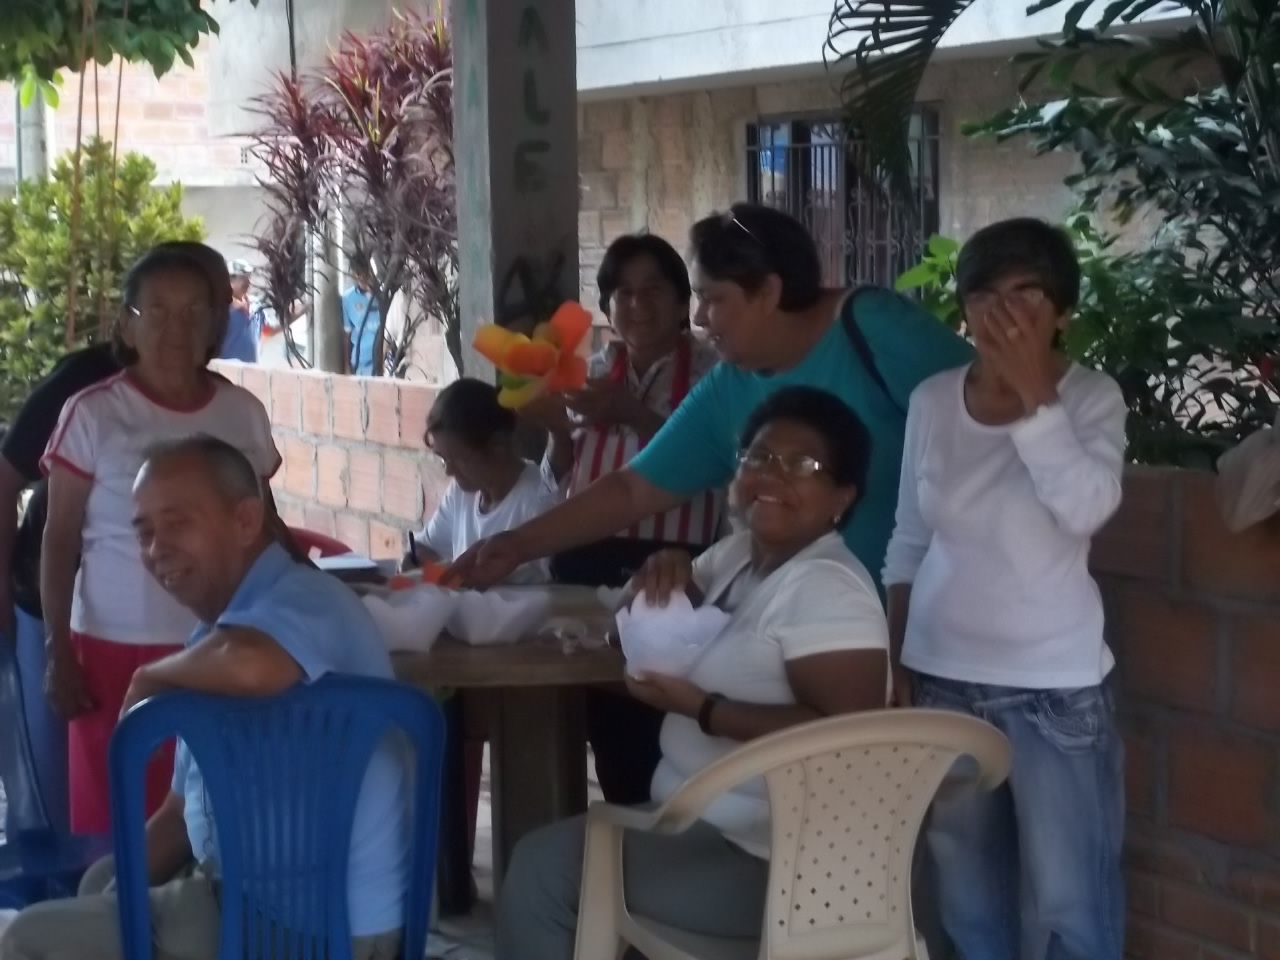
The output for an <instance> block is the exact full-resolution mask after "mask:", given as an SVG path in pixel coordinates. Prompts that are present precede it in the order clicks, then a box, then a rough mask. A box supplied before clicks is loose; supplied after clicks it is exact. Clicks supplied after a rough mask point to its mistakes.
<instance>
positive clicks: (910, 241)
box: [747, 106, 938, 286]
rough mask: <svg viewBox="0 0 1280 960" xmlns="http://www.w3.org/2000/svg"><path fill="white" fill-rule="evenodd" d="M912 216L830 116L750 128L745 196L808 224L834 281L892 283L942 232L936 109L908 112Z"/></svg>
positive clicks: (829, 280) (764, 122)
mask: <svg viewBox="0 0 1280 960" xmlns="http://www.w3.org/2000/svg"><path fill="white" fill-rule="evenodd" d="M910 138H911V158H912V198H911V203H912V204H914V206H915V211H914V216H912V215H910V212H909V211H908V209H907V207H906V206H905V205H904V203H903V201H902V200H899V199H897V198H895V197H893V196H892V194H891V193H890V192H889V191H888V190H887V189H885V185H884V184H881V183H875V182H868V181H867V180H866V179H865V178H864V177H863V176H862V175H861V173H860V171H859V165H858V163H857V160H858V151H859V150H860V149H861V143H860V141H859V140H858V139H857V138H849V137H848V136H847V135H846V133H845V128H844V125H843V124H842V123H841V122H840V121H839V120H837V119H833V118H831V117H808V118H792V119H769V120H764V119H762V120H760V121H758V122H756V123H753V124H750V125H749V126H748V127H747V195H748V198H749V199H750V200H751V201H752V202H753V203H761V204H765V205H767V206H771V207H776V208H778V209H779V210H785V211H787V213H790V214H791V215H792V216H794V217H796V218H798V219H799V220H801V221H802V222H803V223H804V224H805V226H807V227H808V228H809V232H810V233H811V234H812V235H813V238H814V240H815V241H816V242H817V244H818V253H819V256H820V257H821V258H822V269H823V278H824V280H825V281H826V282H827V283H828V284H830V285H831V286H850V285H854V284H864V283H871V284H879V285H881V286H892V285H893V281H894V280H895V279H896V278H897V277H898V275H899V274H901V273H903V272H904V271H906V270H908V269H909V268H910V267H912V266H913V265H914V264H915V263H917V262H918V261H919V259H920V256H921V254H922V253H923V251H924V246H925V244H926V243H927V242H928V240H929V237H931V236H932V235H933V234H935V233H937V231H938V115H937V112H936V111H935V110H932V109H930V108H929V107H924V106H921V107H917V108H916V109H915V110H914V111H913V112H912V116H911V128H910Z"/></svg>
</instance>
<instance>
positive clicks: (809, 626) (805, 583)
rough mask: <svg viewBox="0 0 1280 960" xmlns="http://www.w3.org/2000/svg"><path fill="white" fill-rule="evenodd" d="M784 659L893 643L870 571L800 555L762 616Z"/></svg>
mask: <svg viewBox="0 0 1280 960" xmlns="http://www.w3.org/2000/svg"><path fill="white" fill-rule="evenodd" d="M761 620H762V623H761V627H762V629H763V631H764V633H765V635H766V636H767V637H769V639H771V640H772V641H773V642H774V643H776V644H777V645H778V646H779V647H780V648H781V650H782V657H783V659H784V660H797V659H799V658H800V657H811V656H814V655H815V654H819V653H832V652H835V651H837V650H884V651H888V649H889V628H888V625H887V624H886V622H885V617H884V607H883V606H882V605H881V603H880V597H879V594H877V593H876V590H875V587H874V586H873V585H872V583H871V580H870V578H869V577H860V576H858V574H857V573H855V572H854V571H853V570H851V569H850V568H849V567H847V566H844V565H843V564H840V563H836V562H834V561H832V560H821V559H815V560H805V561H801V562H800V563H799V564H798V565H797V568H796V569H795V570H794V571H793V572H792V573H791V575H790V576H789V577H787V580H786V582H785V583H784V584H781V585H780V589H779V590H778V592H777V595H776V596H775V597H774V598H773V599H772V601H771V602H770V604H769V606H768V608H767V609H766V610H765V612H764V615H763V616H762V618H761Z"/></svg>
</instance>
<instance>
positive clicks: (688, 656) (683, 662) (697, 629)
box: [617, 593, 729, 677]
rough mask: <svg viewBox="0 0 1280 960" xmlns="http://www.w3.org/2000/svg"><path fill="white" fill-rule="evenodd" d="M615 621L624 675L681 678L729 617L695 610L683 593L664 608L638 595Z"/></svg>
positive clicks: (715, 609)
mask: <svg viewBox="0 0 1280 960" xmlns="http://www.w3.org/2000/svg"><path fill="white" fill-rule="evenodd" d="M617 622H618V639H619V640H620V641H621V643H622V654H623V656H624V657H625V658H626V661H627V672H628V673H630V674H632V675H633V676H635V675H637V674H641V673H664V674H667V675H669V676H673V677H683V676H685V674H687V673H688V672H689V670H690V669H692V667H693V664H694V662H695V661H696V660H697V659H698V655H699V654H700V653H701V652H702V650H703V648H705V647H706V645H707V644H708V643H710V642H711V641H712V640H714V639H715V638H716V637H718V636H719V635H720V632H721V631H722V630H723V629H724V626H725V624H726V623H728V622H729V614H727V613H725V612H724V611H723V610H721V609H720V608H719V607H716V606H712V605H710V604H707V605H705V606H701V607H697V608H695V607H694V606H693V603H692V602H691V601H690V600H689V597H688V595H686V594H684V593H674V594H672V595H671V597H670V598H669V599H668V601H667V605H666V606H665V607H659V606H655V605H653V604H651V603H650V602H649V599H648V597H647V596H645V595H644V594H643V593H642V594H640V596H638V597H636V598H635V600H634V601H632V603H631V606H630V607H628V608H624V609H622V610H619V611H618V615H617Z"/></svg>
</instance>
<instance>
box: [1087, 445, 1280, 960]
mask: <svg viewBox="0 0 1280 960" xmlns="http://www.w3.org/2000/svg"><path fill="white" fill-rule="evenodd" d="M1095 567H1096V569H1097V571H1098V573H1099V575H1100V580H1101V582H1102V586H1103V592H1104V596H1105V598H1106V602H1107V607H1108V622H1109V631H1110V640H1111V643H1112V646H1113V648H1114V649H1115V651H1116V656H1117V659H1118V661H1119V668H1118V669H1119V678H1120V683H1121V708H1122V711H1123V718H1124V723H1125V728H1126V732H1127V740H1128V806H1129V847H1128V849H1129V945H1130V954H1131V955H1132V956H1133V957H1135V958H1142V960H1146V958H1152V960H1230V958H1239V957H1259V958H1277V957H1280V764H1278V762H1277V761H1278V760H1280V696H1278V695H1277V692H1278V691H1277V687H1278V686H1280V684H1278V683H1277V681H1278V680H1280V526H1276V525H1271V526H1265V527H1262V528H1259V529H1256V530H1254V531H1252V532H1249V533H1247V534H1245V535H1242V536H1234V535H1231V534H1229V533H1227V531H1226V530H1225V528H1224V527H1223V526H1222V523H1221V522H1220V520H1219V519H1218V512H1217V509H1216V506H1215V504H1214V499H1213V486H1212V477H1211V476H1210V475H1208V474H1201V473H1179V472H1176V471H1168V470H1149V469H1140V470H1134V471H1132V472H1131V473H1130V476H1129V478H1128V483H1127V487H1126V491H1125V502H1124V506H1123V507H1122V509H1121V512H1120V515H1119V516H1118V517H1117V519H1116V520H1115V522H1114V523H1113V524H1112V525H1111V526H1110V527H1109V528H1108V530H1107V531H1106V532H1105V533H1104V534H1103V535H1102V536H1101V537H1100V538H1099V542H1098V544H1097V547H1096V550H1095Z"/></svg>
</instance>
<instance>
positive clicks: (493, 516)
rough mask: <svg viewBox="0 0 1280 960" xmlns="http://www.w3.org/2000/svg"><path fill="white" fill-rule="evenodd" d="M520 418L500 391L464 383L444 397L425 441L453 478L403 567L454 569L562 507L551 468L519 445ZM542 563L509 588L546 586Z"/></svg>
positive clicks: (524, 570) (514, 575) (517, 574)
mask: <svg viewBox="0 0 1280 960" xmlns="http://www.w3.org/2000/svg"><path fill="white" fill-rule="evenodd" d="M515 430H516V417H515V414H514V413H512V412H511V411H510V410H507V409H505V408H504V407H502V406H501V405H500V404H499V403H498V390H497V387H495V386H493V385H492V384H489V383H485V382H484V381H483V380H476V379H474V378H470V377H463V378H462V379H461V380H456V381H454V382H453V383H451V384H449V386H447V387H445V388H444V389H443V390H441V391H440V395H439V396H438V397H437V398H436V402H435V403H434V404H432V406H431V412H430V413H429V414H428V415H427V431H426V435H425V436H424V437H423V440H424V442H425V443H426V445H427V448H428V449H429V450H431V452H432V453H434V454H435V455H436V458H437V459H438V460H439V461H440V464H441V465H442V466H443V467H444V472H445V475H446V476H447V477H449V486H448V488H447V489H446V490H445V492H444V496H443V497H441V498H440V504H439V506H437V507H436V509H435V512H434V513H432V515H431V519H430V520H428V521H427V523H426V526H424V527H423V528H422V530H421V531H419V532H417V533H415V534H414V535H413V539H412V541H411V544H412V545H411V547H410V551H409V554H408V556H406V557H405V558H404V561H403V563H402V566H404V567H406V568H411V567H420V566H424V565H425V564H427V563H434V562H437V561H439V562H444V563H449V562H451V561H453V560H454V559H455V558H456V557H459V556H461V555H462V554H463V553H464V552H465V551H466V550H468V549H469V548H470V547H471V546H472V545H474V544H476V543H478V542H479V541H480V540H482V539H483V538H485V537H490V536H493V535H495V534H498V533H502V532H504V531H506V530H510V529H512V528H514V527H518V526H520V524H522V523H525V522H527V521H529V520H532V519H533V518H534V517H536V516H538V515H539V514H541V513H543V512H544V511H546V510H549V509H550V508H551V507H553V506H555V505H556V504H557V503H559V502H560V500H561V494H560V489H559V486H558V484H557V481H556V478H555V477H553V476H552V475H551V473H550V467H549V466H547V465H545V464H544V466H542V467H540V466H539V465H538V464H536V463H533V462H531V461H529V460H526V459H524V458H523V457H522V456H520V453H519V451H518V450H517V449H516V444H515ZM550 577H551V574H550V571H549V569H548V564H547V562H546V561H545V560H543V561H535V562H533V563H528V564H525V565H524V566H522V567H520V568H518V569H516V570H514V571H512V572H511V574H510V576H509V577H508V578H507V579H506V582H507V583H517V584H530V583H546V582H547V581H548V580H549V579H550Z"/></svg>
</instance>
